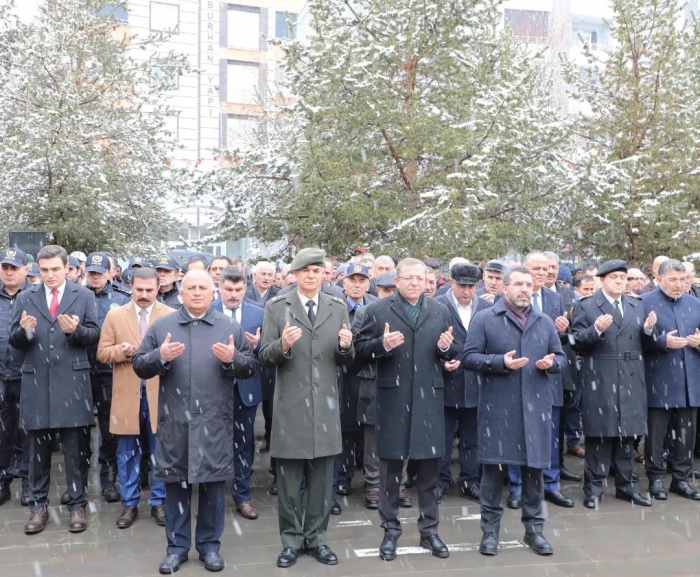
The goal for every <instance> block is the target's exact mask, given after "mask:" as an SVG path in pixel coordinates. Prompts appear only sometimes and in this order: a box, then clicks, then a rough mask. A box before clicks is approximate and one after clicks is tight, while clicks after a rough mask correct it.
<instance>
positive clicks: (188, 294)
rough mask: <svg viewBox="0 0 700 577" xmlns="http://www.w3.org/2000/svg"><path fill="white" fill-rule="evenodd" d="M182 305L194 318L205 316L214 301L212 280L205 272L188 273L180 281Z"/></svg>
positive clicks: (194, 271)
mask: <svg viewBox="0 0 700 577" xmlns="http://www.w3.org/2000/svg"><path fill="white" fill-rule="evenodd" d="M181 294H182V304H183V306H184V307H185V308H186V309H187V311H188V312H189V313H190V314H191V315H192V316H195V317H201V316H202V315H203V314H205V313H206V312H207V311H208V310H209V307H210V306H211V302H212V300H214V279H212V278H211V275H210V274H209V273H208V272H207V271H205V270H193V271H189V272H188V273H187V274H186V275H185V276H184V278H183V279H182V291H181Z"/></svg>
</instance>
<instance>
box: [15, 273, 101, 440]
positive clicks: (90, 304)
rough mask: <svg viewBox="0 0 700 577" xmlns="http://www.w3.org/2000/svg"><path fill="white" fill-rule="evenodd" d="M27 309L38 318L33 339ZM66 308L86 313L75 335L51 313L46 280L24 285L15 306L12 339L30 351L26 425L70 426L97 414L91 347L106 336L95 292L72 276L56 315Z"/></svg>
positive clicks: (25, 367)
mask: <svg viewBox="0 0 700 577" xmlns="http://www.w3.org/2000/svg"><path fill="white" fill-rule="evenodd" d="M23 311H27V314H28V315H31V316H33V317H35V318H36V330H35V332H34V337H33V338H32V339H31V340H30V339H29V338H28V337H27V334H26V333H25V331H24V329H23V328H22V327H21V326H20V325H19V321H20V319H21V318H22V312H23ZM62 314H66V315H69V316H77V317H78V318H79V319H80V324H79V325H78V328H77V330H76V331H75V332H74V333H73V334H72V335H66V334H65V333H64V332H63V330H61V325H59V324H58V321H57V320H56V319H54V318H52V317H51V313H49V305H48V303H47V301H46V293H45V292H44V284H43V283H42V284H38V285H35V286H34V287H32V288H30V289H27V290H25V291H22V292H21V293H20V294H19V295H18V296H17V300H16V301H15V304H14V308H13V309H12V327H11V329H10V344H11V345H12V346H13V347H15V348H16V349H23V350H24V351H26V354H25V357H24V362H23V364H22V368H21V370H22V402H21V403H20V427H21V428H22V429H26V430H30V431H31V430H38V429H63V428H66V429H69V428H74V427H84V426H86V425H89V424H91V423H92V422H93V420H94V417H93V413H92V387H91V385H90V361H89V360H88V347H89V346H91V345H96V344H97V342H98V341H99V340H100V329H99V327H98V325H97V305H96V303H95V295H94V294H93V293H92V291H90V290H88V289H86V288H84V287H81V286H79V285H77V284H73V283H72V282H70V281H66V285H65V289H64V293H63V297H61V302H60V304H59V306H58V311H57V313H56V316H57V317H58V316H59V315H62Z"/></svg>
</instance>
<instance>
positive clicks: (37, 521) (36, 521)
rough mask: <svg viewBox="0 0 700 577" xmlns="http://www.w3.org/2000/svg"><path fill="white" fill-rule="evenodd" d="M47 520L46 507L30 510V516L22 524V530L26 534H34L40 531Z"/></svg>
mask: <svg viewBox="0 0 700 577" xmlns="http://www.w3.org/2000/svg"><path fill="white" fill-rule="evenodd" d="M48 522H49V512H48V510H47V509H46V507H42V508H41V509H37V510H36V511H32V516H31V517H30V518H29V521H28V522H27V524H26V525H25V526H24V532H25V533H26V534H27V535H35V534H36V533H41V532H42V531H43V530H44V527H46V524H47V523H48Z"/></svg>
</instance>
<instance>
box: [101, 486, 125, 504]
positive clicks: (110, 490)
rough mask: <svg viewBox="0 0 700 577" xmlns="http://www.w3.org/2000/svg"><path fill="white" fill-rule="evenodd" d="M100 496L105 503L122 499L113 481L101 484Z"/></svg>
mask: <svg viewBox="0 0 700 577" xmlns="http://www.w3.org/2000/svg"><path fill="white" fill-rule="evenodd" d="M102 497H104V500H105V501H107V503H116V502H117V501H121V499H122V496H121V495H120V494H119V491H118V490H117V487H116V486H115V484H114V483H105V484H103V485H102Z"/></svg>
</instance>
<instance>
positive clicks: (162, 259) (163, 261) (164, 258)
mask: <svg viewBox="0 0 700 577" xmlns="http://www.w3.org/2000/svg"><path fill="white" fill-rule="evenodd" d="M169 262H170V259H169V258H168V255H167V254H164V255H163V256H161V257H160V264H168V263H169Z"/></svg>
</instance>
